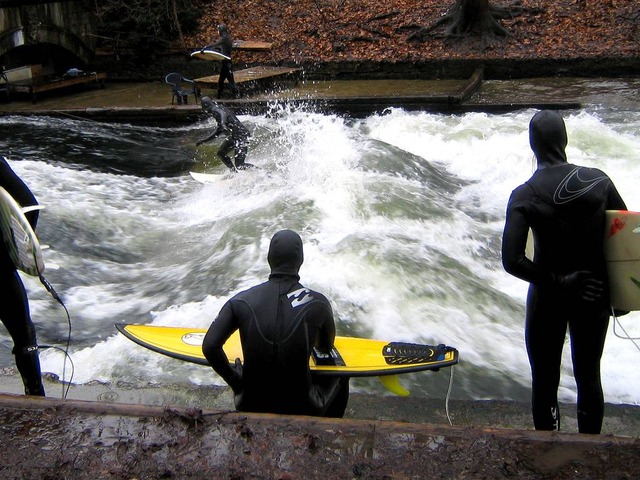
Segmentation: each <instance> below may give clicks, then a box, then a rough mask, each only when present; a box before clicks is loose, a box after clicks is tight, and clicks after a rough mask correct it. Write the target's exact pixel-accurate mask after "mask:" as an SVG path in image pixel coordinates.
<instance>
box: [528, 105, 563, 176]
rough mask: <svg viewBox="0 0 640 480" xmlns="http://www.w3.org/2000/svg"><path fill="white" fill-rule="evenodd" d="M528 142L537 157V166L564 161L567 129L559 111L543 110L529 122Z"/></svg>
mask: <svg viewBox="0 0 640 480" xmlns="http://www.w3.org/2000/svg"><path fill="white" fill-rule="evenodd" d="M529 144H530V145H531V149H532V150H533V153H534V154H535V155H536V158H537V159H538V167H540V166H543V167H544V166H546V165H554V164H558V163H566V161H567V154H566V153H565V148H566V147H567V129H566V127H565V124H564V120H563V119H562V117H561V116H560V114H559V113H557V112H554V111H551V110H543V111H541V112H538V113H536V114H535V115H534V116H533V118H532V119H531V122H530V123H529Z"/></svg>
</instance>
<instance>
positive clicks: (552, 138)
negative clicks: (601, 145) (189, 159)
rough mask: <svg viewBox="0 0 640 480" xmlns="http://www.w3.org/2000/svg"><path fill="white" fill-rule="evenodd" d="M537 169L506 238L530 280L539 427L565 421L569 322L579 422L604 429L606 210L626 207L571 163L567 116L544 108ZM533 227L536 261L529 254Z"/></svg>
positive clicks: (505, 246) (506, 251) (607, 186)
mask: <svg viewBox="0 0 640 480" xmlns="http://www.w3.org/2000/svg"><path fill="white" fill-rule="evenodd" d="M529 132H530V144H531V148H532V150H533V152H534V153H535V155H536V158H537V160H538V169H537V170H536V172H535V173H534V174H533V176H532V177H531V178H530V179H529V180H528V181H527V182H526V183H524V184H523V185H521V186H519V187H518V188H516V189H515V190H514V191H513V192H512V194H511V198H510V199H509V203H508V206H507V214H506V223H505V228H504V235H503V243H502V259H503V265H504V268H505V270H506V271H507V272H509V273H510V274H512V275H515V276H516V277H518V278H520V279H522V280H525V281H527V282H530V286H529V294H528V297H527V308H526V325H525V334H526V345H527V352H528V355H529V362H530V364H531V373H532V382H533V383H532V410H533V419H534V424H535V428H536V429H539V430H553V429H559V428H560V414H559V411H558V386H559V382H560V365H561V357H562V348H563V345H564V341H565V336H566V332H567V326H568V328H569V334H570V338H571V354H572V361H573V371H574V375H575V379H576V384H577V390H578V427H579V430H580V432H583V433H599V432H600V429H601V427H602V418H603V408H604V396H603V392H602V385H601V381H600V358H601V356H602V350H603V347H604V340H605V336H606V332H607V327H608V323H609V314H610V310H609V308H610V307H609V296H608V280H607V271H606V264H605V258H604V253H603V241H604V229H605V210H609V209H613V210H616V209H622V210H626V207H625V204H624V202H623V200H622V198H621V197H620V195H619V194H618V191H617V190H616V188H615V186H614V185H613V183H612V182H611V180H610V179H609V177H608V176H607V175H606V174H605V173H603V172H602V171H601V170H598V169H596V168H587V167H579V166H576V165H572V164H569V163H567V159H566V154H565V147H566V145H567V133H566V129H565V125H564V121H563V120H562V117H561V116H560V115H558V114H557V113H555V112H551V111H542V112H539V113H538V114H536V115H535V116H534V117H533V119H532V120H531V123H530V129H529ZM529 229H531V231H532V232H533V239H534V248H535V255H534V259H533V261H530V260H529V259H528V258H527V257H526V256H525V246H526V242H527V234H528V231H529Z"/></svg>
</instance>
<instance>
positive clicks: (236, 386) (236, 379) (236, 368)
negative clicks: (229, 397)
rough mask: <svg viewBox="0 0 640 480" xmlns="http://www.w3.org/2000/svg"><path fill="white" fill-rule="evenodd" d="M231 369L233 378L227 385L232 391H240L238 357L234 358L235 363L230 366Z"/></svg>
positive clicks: (240, 374)
mask: <svg viewBox="0 0 640 480" xmlns="http://www.w3.org/2000/svg"><path fill="white" fill-rule="evenodd" d="M231 370H233V380H232V381H231V382H228V383H229V386H230V387H231V389H232V390H233V393H236V394H237V393H240V392H241V391H242V362H241V361H240V359H239V358H236V361H235V364H234V365H233V367H231Z"/></svg>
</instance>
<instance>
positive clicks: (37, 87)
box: [11, 73, 107, 103]
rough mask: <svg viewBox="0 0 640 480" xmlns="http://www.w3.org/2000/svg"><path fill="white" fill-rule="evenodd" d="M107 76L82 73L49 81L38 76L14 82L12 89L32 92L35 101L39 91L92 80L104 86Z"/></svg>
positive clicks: (104, 74) (20, 91) (19, 91)
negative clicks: (25, 80)
mask: <svg viewBox="0 0 640 480" xmlns="http://www.w3.org/2000/svg"><path fill="white" fill-rule="evenodd" d="M105 78H107V74H106V73H91V74H87V75H80V76H78V77H66V78H64V77H63V78H56V79H55V80H49V81H48V80H47V77H37V78H33V79H31V80H30V81H28V82H19V83H14V84H12V85H11V90H12V91H14V92H18V93H28V94H30V95H31V96H32V99H33V102H34V103H35V101H36V95H37V94H38V93H41V92H46V91H49V90H57V89H59V88H66V87H70V86H73V85H80V84H84V83H92V82H96V83H97V84H99V85H100V86H101V87H103V86H104V79H105Z"/></svg>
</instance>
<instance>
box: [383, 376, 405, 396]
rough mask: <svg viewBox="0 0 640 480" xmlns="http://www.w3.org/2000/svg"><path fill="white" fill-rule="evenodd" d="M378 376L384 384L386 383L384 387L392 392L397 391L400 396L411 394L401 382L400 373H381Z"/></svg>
mask: <svg viewBox="0 0 640 480" xmlns="http://www.w3.org/2000/svg"><path fill="white" fill-rule="evenodd" d="M378 378H379V379H380V382H382V385H384V387H385V388H386V389H387V390H389V391H390V392H391V393H395V394H396V395H398V396H399V397H408V396H409V390H407V389H406V388H404V387H403V386H402V385H401V384H400V379H399V378H398V375H381V376H379V377H378Z"/></svg>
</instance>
